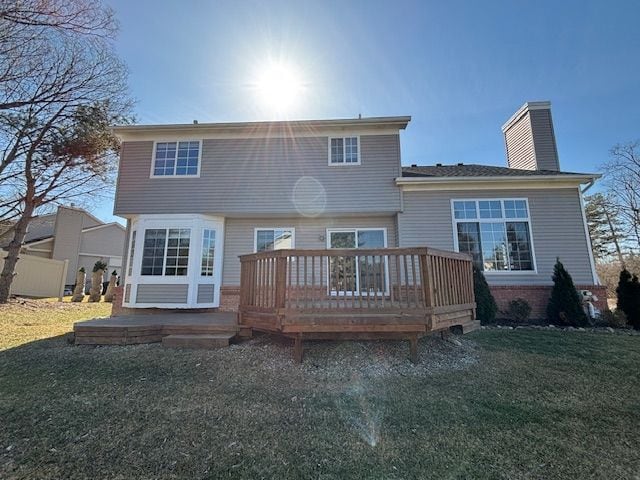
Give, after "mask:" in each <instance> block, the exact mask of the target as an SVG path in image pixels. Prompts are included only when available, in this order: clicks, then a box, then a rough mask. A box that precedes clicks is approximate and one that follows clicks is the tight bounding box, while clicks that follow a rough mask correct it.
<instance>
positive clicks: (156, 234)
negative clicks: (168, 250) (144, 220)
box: [140, 228, 167, 275]
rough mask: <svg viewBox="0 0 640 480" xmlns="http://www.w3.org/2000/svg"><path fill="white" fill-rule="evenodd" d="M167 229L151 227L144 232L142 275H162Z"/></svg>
mask: <svg viewBox="0 0 640 480" xmlns="http://www.w3.org/2000/svg"><path fill="white" fill-rule="evenodd" d="M166 239H167V230H166V229H164V228H151V229H147V230H145V232H144V245H143V250H142V267H141V269H140V274H141V275H162V269H163V267H164V250H165V245H166Z"/></svg>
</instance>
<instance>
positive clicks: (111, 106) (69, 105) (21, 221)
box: [0, 0, 131, 303]
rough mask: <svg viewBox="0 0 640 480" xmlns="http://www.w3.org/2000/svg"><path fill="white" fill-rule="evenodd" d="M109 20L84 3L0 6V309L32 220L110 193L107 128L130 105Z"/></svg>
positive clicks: (112, 148)
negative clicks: (0, 250) (5, 240)
mask: <svg viewBox="0 0 640 480" xmlns="http://www.w3.org/2000/svg"><path fill="white" fill-rule="evenodd" d="M10 6H13V7H15V8H13V9H11V8H8V7H10ZM94 14H95V15H98V14H100V15H99V16H98V17H95V16H94ZM112 20H113V19H112V16H111V12H110V10H108V9H104V8H103V7H101V6H100V4H99V3H98V2H97V1H92V0H70V1H66V2H65V1H59V0H49V1H37V0H27V1H22V2H6V1H4V0H0V22H1V23H0V54H1V51H2V49H4V51H6V52H9V53H10V54H11V55H10V58H2V59H0V75H4V76H3V77H2V76H0V221H2V222H3V224H4V225H6V224H7V222H11V227H10V228H9V232H8V237H9V238H10V239H11V240H10V242H9V244H8V246H7V256H6V258H5V262H4V267H3V270H2V272H1V273H0V303H4V302H6V301H7V299H8V296H9V291H10V286H11V282H12V281H13V276H14V271H15V266H16V263H17V260H18V257H19V254H20V250H21V248H22V245H23V243H24V238H25V234H26V232H27V227H28V224H29V221H30V220H31V219H32V218H33V216H34V215H35V214H37V213H38V212H39V211H41V210H42V209H44V208H47V206H52V205H56V204H61V203H66V202H69V201H72V200H76V199H78V198H80V199H82V198H84V197H86V196H87V195H91V196H92V197H94V198H95V196H96V194H99V193H100V192H101V191H102V190H104V188H105V187H107V188H108V186H109V185H112V184H113V173H114V171H115V167H116V166H115V158H116V156H115V155H116V153H117V148H118V145H117V141H116V139H115V137H114V136H113V134H112V132H111V130H110V126H111V125H113V124H114V123H123V122H126V121H128V114H129V112H130V109H131V102H130V100H129V97H128V93H127V87H126V77H127V72H126V68H125V66H124V65H123V63H122V62H121V61H120V60H119V59H118V58H117V56H116V55H115V54H114V52H113V49H112V46H111V44H110V43H109V41H108V38H107V37H106V35H108V34H111V33H112V31H113V30H114V29H115V25H113V24H112V23H111V22H112ZM105 22H106V23H105ZM7 31H11V32H19V33H20V34H21V35H22V40H23V41H25V42H26V43H25V44H24V45H22V44H20V42H14V41H13V39H7V37H6V36H5V34H6V32H7ZM24 52H26V53H27V54H28V55H27V57H26V59H20V58H14V57H16V55H19V54H21V53H24ZM12 67H18V68H17V70H16V69H12ZM29 68H33V70H32V71H31V73H30V74H29V73H28V69H29ZM76 201H77V200H76ZM78 203H82V202H78Z"/></svg>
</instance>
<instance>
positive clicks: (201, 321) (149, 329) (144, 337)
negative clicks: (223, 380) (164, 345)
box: [73, 312, 238, 345]
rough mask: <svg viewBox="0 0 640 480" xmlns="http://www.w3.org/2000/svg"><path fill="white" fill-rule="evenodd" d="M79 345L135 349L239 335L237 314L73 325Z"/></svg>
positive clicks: (150, 317) (160, 315) (179, 315)
mask: <svg viewBox="0 0 640 480" xmlns="http://www.w3.org/2000/svg"><path fill="white" fill-rule="evenodd" d="M73 331H74V334H75V343H76V345H133V344H139V343H154V342H160V341H162V339H163V337H166V336H168V335H216V334H221V333H232V334H233V335H235V334H237V333H238V322H237V314H236V313H234V312H206V313H191V312H184V313H182V312H171V313H152V314H145V315H123V316H120V317H110V318H97V319H94V320H87V321H85V322H78V323H76V324H74V325H73Z"/></svg>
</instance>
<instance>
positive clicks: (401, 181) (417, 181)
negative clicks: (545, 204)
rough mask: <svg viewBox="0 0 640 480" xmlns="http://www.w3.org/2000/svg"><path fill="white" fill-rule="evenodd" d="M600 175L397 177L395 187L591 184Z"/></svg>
mask: <svg viewBox="0 0 640 480" xmlns="http://www.w3.org/2000/svg"><path fill="white" fill-rule="evenodd" d="M601 176H602V175H600V174H598V173H589V174H583V173H575V174H574V173H567V174H562V175H535V176H534V175H493V176H477V177H475V176H474V177H398V178H396V179H395V182H396V185H427V184H439V183H474V182H475V183H477V182H505V181H507V182H508V181H516V182H522V181H532V182H535V181H537V182H565V181H567V180H568V181H571V180H580V183H586V182H588V183H591V184H592V183H593V182H595V180H596V179H598V178H600V177H601Z"/></svg>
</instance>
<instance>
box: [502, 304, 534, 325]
mask: <svg viewBox="0 0 640 480" xmlns="http://www.w3.org/2000/svg"><path fill="white" fill-rule="evenodd" d="M506 314H507V315H508V316H509V318H510V319H511V320H514V321H515V322H518V323H526V321H527V320H529V315H531V305H529V302H527V301H526V300H525V299H524V298H516V299H515V300H511V301H510V302H509V306H508V307H507V312H506Z"/></svg>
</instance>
